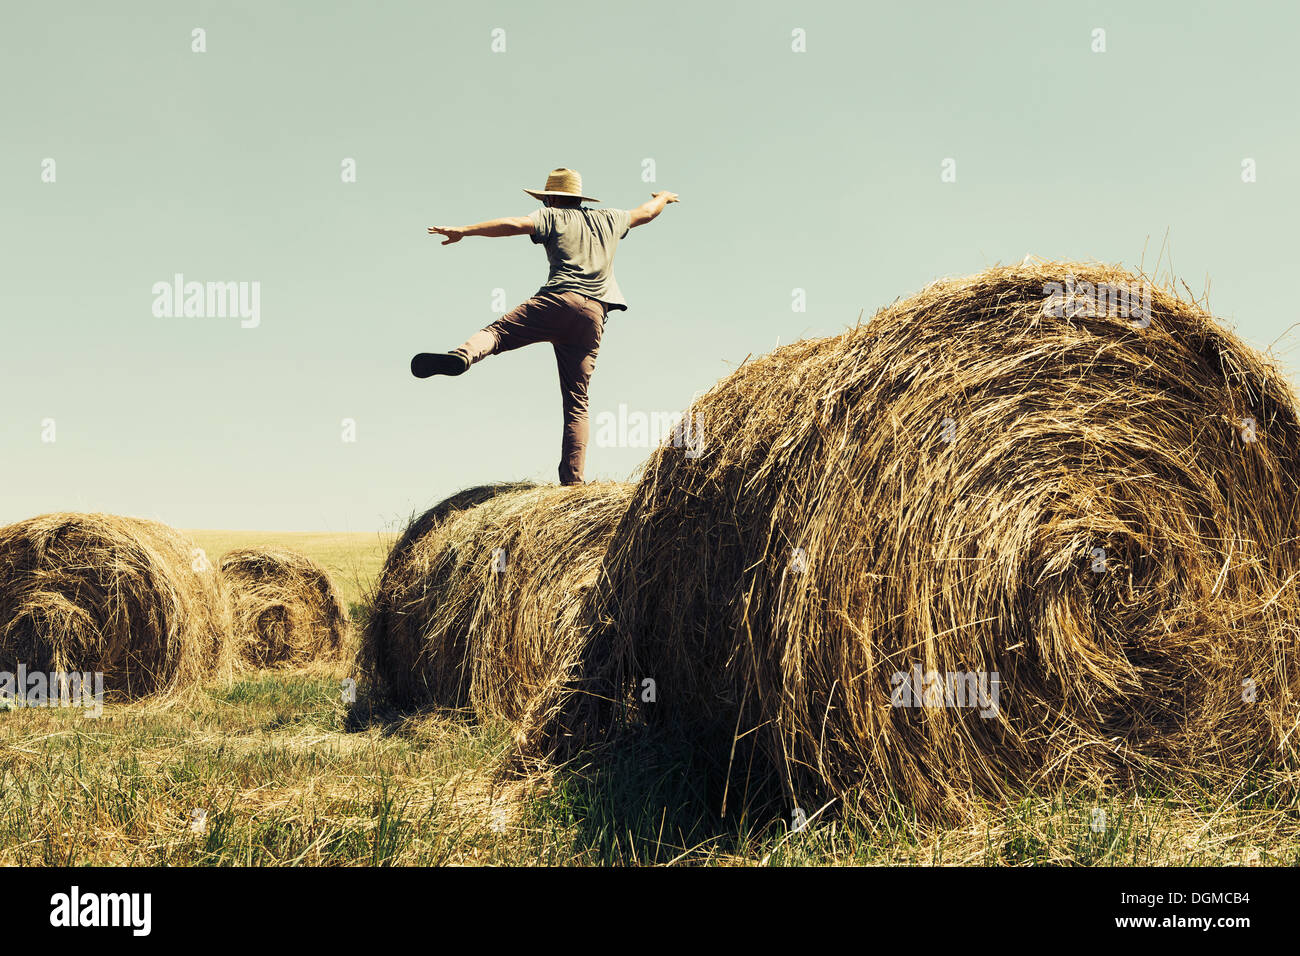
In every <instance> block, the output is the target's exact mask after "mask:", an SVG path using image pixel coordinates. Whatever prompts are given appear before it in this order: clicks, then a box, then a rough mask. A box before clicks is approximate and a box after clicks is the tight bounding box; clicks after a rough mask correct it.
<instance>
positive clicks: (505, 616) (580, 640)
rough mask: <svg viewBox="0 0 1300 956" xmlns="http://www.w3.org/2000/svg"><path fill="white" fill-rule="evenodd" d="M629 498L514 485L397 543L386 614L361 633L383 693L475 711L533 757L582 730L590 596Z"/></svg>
mask: <svg viewBox="0 0 1300 956" xmlns="http://www.w3.org/2000/svg"><path fill="white" fill-rule="evenodd" d="M630 494H631V487H630V486H628V485H625V484H618V483H602V484H589V485H580V486H576V487H567V488H566V487H559V486H545V487H539V488H532V489H527V490H522V491H518V490H516V491H508V492H505V493H500V494H497V495H496V496H494V497H491V498H487V499H486V500H482V501H481V503H479V504H477V505H475V506H474V507H471V508H468V509H466V510H459V511H454V512H452V513H450V514H449V515H447V516H445V517H444V518H443V520H441V521H440V522H436V523H433V524H432V526H431V527H429V528H428V529H427V530H426V532H425V533H424V534H423V535H420V536H418V537H414V538H413V540H412V541H411V542H410V544H409V546H408V547H407V548H406V549H405V550H404V551H399V550H398V549H394V555H393V557H391V558H390V560H389V564H388V565H387V566H386V567H385V571H384V575H383V578H382V583H381V587H380V590H381V595H380V598H381V599H382V600H379V601H376V603H377V604H379V603H382V604H383V605H384V606H385V607H386V609H387V611H386V614H385V615H384V616H383V617H382V618H381V617H379V616H376V617H375V618H373V619H372V621H371V626H370V627H368V628H367V630H366V635H365V638H364V643H365V645H366V646H367V648H368V650H367V652H366V656H367V659H368V660H370V661H372V662H375V664H376V666H374V667H373V668H372V671H371V673H372V677H373V679H374V681H375V686H376V689H377V691H378V693H379V695H380V696H381V698H383V699H386V700H388V701H389V702H391V703H393V704H395V705H397V706H401V707H411V706H422V705H434V706H441V707H464V706H469V707H472V708H473V710H474V712H475V713H476V714H477V715H478V716H479V717H480V718H481V719H484V720H502V721H506V722H508V723H509V724H511V725H512V727H513V728H514V730H515V733H516V738H517V742H518V744H519V745H520V747H521V748H522V749H523V750H525V751H527V752H532V753H536V754H544V753H545V752H547V751H549V750H550V749H551V748H552V746H553V745H554V743H555V741H556V740H557V739H559V738H561V737H565V736H567V735H571V734H574V733H581V732H582V730H581V728H578V727H574V726H573V725H572V723H571V722H570V721H569V720H568V719H567V718H566V716H565V715H566V713H567V712H568V711H569V710H570V709H571V707H572V706H573V701H572V696H573V694H574V693H575V692H578V691H579V690H580V689H581V685H582V683H583V679H584V675H583V674H582V673H581V672H580V664H581V660H582V656H583V652H584V649H585V647H586V641H587V638H588V636H589V631H590V629H589V627H588V623H587V621H586V619H585V618H584V617H583V613H584V611H585V610H587V609H588V607H589V604H588V602H587V601H586V595H587V592H588V590H589V589H590V588H591V586H592V585H593V583H594V582H595V579H596V576H597V575H598V573H599V571H600V567H601V563H602V561H603V559H604V555H605V546H606V543H607V542H608V540H609V536H610V534H611V533H612V532H613V530H614V527H615V525H616V524H617V523H618V520H619V518H620V517H621V516H622V514H623V511H624V509H625V507H626V505H627V501H628V497H629V495H630ZM440 507H441V506H440Z"/></svg>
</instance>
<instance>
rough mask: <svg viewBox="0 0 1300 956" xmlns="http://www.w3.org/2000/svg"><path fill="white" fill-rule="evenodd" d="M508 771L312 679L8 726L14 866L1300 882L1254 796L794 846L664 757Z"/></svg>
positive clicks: (1029, 811) (485, 739)
mask: <svg viewBox="0 0 1300 956" xmlns="http://www.w3.org/2000/svg"><path fill="white" fill-rule="evenodd" d="M363 690H364V688H363ZM363 706H364V696H363ZM508 752H509V745H508V739H507V736H506V735H505V733H504V732H502V731H501V730H499V729H495V728H490V727H488V728H485V727H479V726H476V725H474V724H472V723H470V722H468V721H467V720H465V719H463V718H460V717H457V716H420V717H413V718H408V719H405V720H402V721H389V722H385V721H380V720H367V719H365V718H364V716H362V717H361V718H360V719H358V716H357V715H356V714H350V713H349V709H348V707H347V706H346V705H345V704H344V702H343V700H342V694H341V691H340V684H339V681H338V679H337V678H336V677H335V676H334V675H325V674H319V673H308V672H295V673H273V672H261V673H258V674H254V675H250V676H246V677H244V678H242V679H240V680H237V681H236V682H234V683H231V684H227V685H214V686H210V687H207V688H205V689H203V690H201V691H194V692H192V693H190V694H189V695H188V696H186V697H183V698H181V699H179V700H176V701H172V702H170V703H168V704H161V703H158V702H140V703H134V704H108V705H106V706H105V709H104V713H103V716H101V717H99V718H98V719H88V718H84V717H82V716H81V715H80V712H77V711H71V710H44V709H35V708H31V709H21V708H20V709H17V710H11V711H6V712H4V713H0V864H20V865H41V864H63V865H82V864H100V865H122V864H126V865H130V864H172V865H212V866H226V865H252V866H292V865H346V866H355V865H361V866H388V865H436V864H451V863H455V864H549V865H569V864H584V865H665V864H703V865H755V864H761V865H777V866H784V865H827V864H830V865H838V864H886V865H918V864H921V865H927V864H965V865H1017V866H1023V865H1037V864H1073V865H1085V866H1118V865H1138V866H1142V865H1153V864H1171V865H1223V864H1243V863H1258V864H1265V865H1283V866H1294V865H1297V864H1300V815H1298V814H1297V809H1296V807H1295V806H1294V805H1293V804H1286V805H1275V804H1274V803H1273V802H1271V801H1270V799H1269V797H1268V793H1267V791H1259V790H1258V789H1256V790H1244V792H1243V794H1236V795H1233V796H1232V797H1231V798H1227V797H1226V796H1225V795H1221V794H1214V793H1201V792H1188V791H1187V790H1186V788H1185V789H1184V792H1182V793H1175V792H1170V791H1167V790H1165V789H1162V788H1152V789H1151V791H1150V792H1149V793H1148V794H1147V795H1145V796H1138V797H1134V796H1121V795H1117V794H1086V793H1074V794H1061V795H1057V796H1056V797H1054V798H1052V799H1026V800H1024V801H1021V802H1020V803H1018V804H1016V805H1012V806H1008V807H988V808H984V809H983V810H980V811H978V812H976V813H975V814H974V815H973V816H972V818H971V820H970V821H968V822H967V823H966V824H964V825H962V826H956V827H947V828H934V827H927V826H923V825H921V824H919V823H917V821H915V820H914V819H911V818H910V817H909V816H908V814H907V813H906V812H904V811H902V810H899V811H897V812H895V813H892V814H887V815H884V816H881V817H878V818H875V819H870V820H867V819H855V818H844V817H843V816H841V817H840V818H835V817H832V816H831V815H829V814H827V815H824V816H821V817H816V818H814V819H813V820H812V822H811V823H809V825H808V826H807V827H806V828H804V829H802V830H799V831H797V832H795V831H792V829H791V826H790V821H789V820H788V819H784V818H781V817H779V816H773V815H772V814H771V813H769V814H767V815H762V814H755V815H754V816H752V817H751V816H748V815H746V814H745V813H743V812H737V811H733V812H732V813H731V814H730V815H729V817H728V818H722V817H720V816H719V815H718V813H717V812H716V811H717V806H718V802H717V800H716V799H715V796H716V795H714V794H710V793H708V792H707V791H706V790H705V788H704V787H703V786H702V784H701V781H702V780H703V779H704V777H703V774H702V773H701V771H700V768H699V767H696V766H694V765H693V762H692V758H691V756H690V755H689V754H687V753H675V752H672V751H669V750H664V749H662V748H661V747H657V746H655V745H653V744H652V743H650V742H646V741H641V742H638V741H635V740H633V741H629V742H628V743H627V744H625V745H624V746H623V747H621V748H620V749H618V750H616V751H611V752H609V753H608V754H605V755H604V756H601V757H597V756H593V757H591V758H589V759H586V760H584V761H581V762H575V763H574V764H572V765H570V766H568V767H566V768H560V769H550V770H547V771H545V772H533V773H531V774H529V775H526V776H520V775H519V774H518V773H516V772H515V771H514V770H512V765H511V763H510V762H509V760H508V757H507V755H508ZM1097 809H1100V810H1103V811H1104V812H1105V817H1104V820H1103V819H1099V818H1098V817H1097V816H1096V815H1095V814H1094V812H1093V811H1094V810H1097ZM196 810H201V811H204V812H205V813H206V819H205V821H204V823H203V825H202V826H198V827H195V826H192V819H193V818H192V813H193V812H194V811H196Z"/></svg>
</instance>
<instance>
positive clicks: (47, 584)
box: [0, 513, 233, 698]
mask: <svg viewBox="0 0 1300 956" xmlns="http://www.w3.org/2000/svg"><path fill="white" fill-rule="evenodd" d="M229 615H230V611H229V607H228V604H227V598H226V594H225V591H224V588H223V586H222V582H221V580H220V577H219V575H218V574H217V573H216V571H215V569H213V567H212V566H211V564H209V563H208V562H207V561H206V559H205V558H204V557H203V554H202V552H201V551H199V550H198V549H196V548H194V547H193V545H192V543H191V542H189V541H188V540H186V539H185V538H183V537H181V536H180V535H179V534H177V533H176V532H175V531H173V530H172V529H171V528H168V527H167V526H166V525H162V524H159V523H157V522H154V521H146V520H143V519H140V518H122V517H117V516H115V515H105V514H67V513H59V514H48V515H42V516H40V517H37V518H31V519H29V520H27V521H21V522H18V523H17V524H12V525H9V526H8V527H5V528H0V670H7V671H10V672H14V671H16V670H17V668H18V665H19V664H20V663H21V664H23V665H25V666H26V668H27V670H28V671H29V672H31V671H47V672H71V671H77V672H87V671H89V672H94V671H102V672H103V674H104V687H105V690H106V691H107V692H109V693H110V694H111V695H112V696H114V697H119V698H121V697H140V696H143V695H146V694H158V693H167V692H170V691H172V690H175V689H177V688H180V687H183V686H188V685H191V684H194V683H195V682H197V681H199V680H202V679H206V678H210V677H211V676H212V675H213V674H214V673H218V672H224V673H227V674H228V673H229V670H230V666H231V663H232V656H233V655H232V653H231V648H230V645H229V641H228V635H229V627H230V618H229Z"/></svg>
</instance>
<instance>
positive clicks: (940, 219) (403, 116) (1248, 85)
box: [0, 0, 1300, 531]
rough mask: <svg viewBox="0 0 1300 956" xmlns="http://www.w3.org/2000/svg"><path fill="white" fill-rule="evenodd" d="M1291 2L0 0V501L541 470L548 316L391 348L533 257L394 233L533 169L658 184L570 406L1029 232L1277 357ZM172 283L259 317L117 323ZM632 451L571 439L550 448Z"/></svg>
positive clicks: (606, 474) (304, 514) (701, 362)
mask: <svg viewBox="0 0 1300 956" xmlns="http://www.w3.org/2000/svg"><path fill="white" fill-rule="evenodd" d="M115 6H119V7H120V6H122V5H115ZM1297 26H1300V14H1297V12H1296V10H1295V9H1290V10H1287V9H1284V8H1283V7H1282V6H1281V5H1277V4H1265V3H1231V4H1229V3H1186V2H1183V3H1173V2H1171V3H1154V2H1150V3H1120V2H1115V3H1072V4H1055V3H1052V4H1045V3H1042V2H1041V0H1040V2H1027V3H991V4H964V3H963V4H956V3H947V4H921V3H917V4H913V3H909V4H889V5H874V4H850V3H816V2H813V3H809V2H797V3H796V2H784V3H773V2H745V3H709V4H701V3H697V2H696V3H679V2H660V3H656V4H653V5H650V6H646V5H641V4H631V3H611V2H589V3H587V2H573V0H565V2H564V3H561V4H553V3H552V4H541V3H535V2H522V0H520V2H488V3H481V4H475V5H466V4H462V3H446V4H443V3H429V2H420V3H414V2H412V3H399V2H391V3H390V2H385V3H377V4H342V3H320V2H315V3H307V2H301V3H290V2H282V3H261V2H257V3H254V2H227V3H215V2H212V3H163V2H141V3H133V4H131V5H130V12H129V13H124V12H123V11H122V10H121V9H116V10H113V9H109V8H108V6H107V5H104V4H101V3H97V2H81V3H58V2H55V3H49V4H6V5H4V7H3V9H2V10H0V43H2V44H3V48H4V55H3V57H0V90H3V92H2V93H0V97H3V99H2V100H0V102H2V103H3V106H2V108H0V109H2V115H0V119H2V120H3V122H2V123H0V262H2V263H3V272H2V274H0V279H2V281H0V321H2V322H3V346H2V347H0V403H2V404H3V414H2V415H0V453H2V454H3V461H4V464H5V468H4V474H3V478H0V522H8V521H15V520H19V519H22V518H25V517H29V516H31V515H34V514H38V513H41V512H45V511H53V510H95V511H108V512H116V513H121V514H137V515H143V516H147V517H153V518H157V519H160V520H162V521H165V522H167V523H169V524H172V525H175V526H178V527H190V528H194V527H207V528H239V529H267V530H322V531H324V530H331V531H371V530H377V529H384V528H389V529H391V528H393V527H395V526H397V525H398V524H400V522H401V521H402V520H403V519H405V518H406V517H407V516H408V515H409V514H410V513H411V512H412V511H413V510H418V509H423V508H424V507H427V506H428V505H430V504H432V503H433V502H435V501H436V500H438V499H439V498H441V497H443V496H445V495H446V494H449V493H451V492H453V491H455V490H457V489H459V488H462V487H465V486H468V485H472V484H477V483H481V482H484V481H495V480H507V479H524V478H531V479H535V480H543V481H554V480H555V468H556V464H557V462H558V458H559V439H560V400H559V390H558V385H557V383H556V375H555V368H554V358H553V356H552V354H551V351H550V349H549V348H547V347H545V346H540V347H533V348H529V349H526V350H523V351H520V352H515V353H512V354H509V355H505V356H498V357H493V358H489V359H487V360H486V361H485V362H483V363H482V364H481V365H478V366H476V367H475V368H474V369H473V370H472V371H471V372H470V373H469V374H468V375H466V376H463V377H461V378H458V379H434V380H429V381H418V380H415V379H413V378H412V377H411V376H410V374H409V370H408V363H409V359H410V356H411V354H412V353H414V352H416V351H423V350H444V349H448V348H451V347H452V346H454V345H457V344H459V343H460V342H461V341H462V340H464V339H465V338H466V337H467V336H468V335H469V334H470V333H471V332H473V331H475V330H477V329H478V328H481V327H482V326H484V325H486V324H487V323H489V322H491V321H492V320H493V319H494V318H495V317H496V314H495V313H494V312H493V299H494V290H498V289H500V290H504V300H505V306H506V307H507V308H508V307H511V306H513V305H515V304H517V303H518V302H520V301H522V300H523V299H525V298H527V297H528V296H529V295H531V294H532V293H533V292H534V291H535V290H536V289H537V287H538V286H539V285H540V284H541V283H542V281H543V280H544V279H545V271H546V259H545V255H544V252H543V251H542V249H541V248H540V247H538V246H535V245H533V244H532V243H531V242H529V241H528V239H527V238H523V237H513V238H508V239H482V238H470V239H465V240H463V241H462V242H460V243H458V244H456V245H453V246H448V247H445V248H444V247H442V246H440V245H439V244H438V241H437V240H435V239H433V238H431V237H429V236H427V235H426V232H425V230H426V228H427V227H428V226H429V225H433V224H440V225H464V224H468V223H471V222H474V221H477V220H481V219H487V218H493V217H497V216H513V215H524V214H526V213H528V212H529V211H531V210H532V209H534V208H536V206H537V203H536V202H535V201H534V200H532V199H530V198H529V197H527V196H525V195H524V193H523V192H522V187H524V186H531V187H535V188H538V187H540V186H541V185H542V183H543V181H544V180H545V178H546V174H547V172H548V171H549V170H550V169H551V168H553V167H555V166H570V167H573V168H576V169H578V170H580V171H581V173H582V175H583V177H584V185H585V188H586V191H587V192H588V193H589V194H591V195H594V196H597V197H599V198H600V199H602V200H604V204H605V205H608V206H612V207H620V208H630V207H632V206H634V205H637V204H639V203H640V202H642V201H643V200H644V199H646V198H648V196H649V194H650V192H651V191H653V190H657V189H669V190H672V191H674V192H677V193H679V194H680V196H681V199H682V201H681V203H679V204H677V205H673V206H670V207H669V208H668V209H667V210H666V211H665V212H664V214H663V215H662V216H661V217H660V218H659V220H657V221H656V222H654V223H652V224H650V225H648V226H645V227H643V228H639V229H637V230H635V231H633V232H632V233H631V234H629V236H628V237H627V238H626V239H624V240H623V242H622V244H621V246H620V249H619V254H618V259H617V265H616V274H617V276H618V280H619V283H620V285H621V286H622V288H623V292H624V294H625V295H626V296H627V299H628V303H629V306H630V307H629V310H628V311H627V312H620V313H616V314H613V315H612V316H611V318H610V320H609V324H608V327H607V329H606V332H605V338H604V341H603V343H602V348H601V355H600V360H599V362H598V365H597V368H596V373H595V376H594V378H593V380H592V384H591V410H592V415H593V425H595V424H597V422H598V416H600V415H601V414H602V413H612V414H617V412H618V409H619V406H620V404H623V405H625V406H626V411H628V412H631V413H634V414H635V413H641V414H646V415H649V414H652V413H656V412H667V411H680V410H681V409H683V408H685V407H686V405H687V404H689V402H690V399H691V396H692V395H693V394H695V393H697V392H698V391H700V390H702V389H704V388H707V387H708V386H709V385H711V384H712V383H713V382H714V381H716V380H717V379H718V378H720V377H721V376H723V375H725V374H726V373H727V372H728V371H729V370H730V369H731V368H734V367H735V366H736V365H737V364H738V363H740V362H741V361H743V360H744V359H745V357H746V356H747V355H750V354H758V353H762V352H766V351H768V350H769V349H771V348H772V347H773V346H774V345H776V344H777V343H778V342H789V341H791V340H793V339H796V338H799V337H804V336H815V335H827V334H832V333H834V332H837V331H839V330H840V329H842V328H843V327H844V326H845V325H848V324H852V323H853V322H854V321H856V319H857V318H858V315H859V313H862V312H865V314H866V315H868V316H869V315H870V314H871V313H872V312H874V311H875V310H876V309H877V308H879V307H880V306H882V305H885V304H887V303H889V302H891V301H893V300H894V299H896V298H898V297H901V296H905V295H908V294H910V293H912V292H915V291H917V290H918V289H920V288H921V287H922V286H924V285H925V284H927V283H928V282H930V281H931V280H933V279H935V278H938V277H941V276H949V275H962V274H966V273H970V272H975V271H978V270H980V269H982V268H985V267H987V266H990V265H993V264H995V263H999V262H1003V263H1005V262H1014V261H1018V260H1020V259H1022V258H1023V257H1024V256H1025V255H1026V254H1029V253H1032V254H1034V255H1038V256H1042V257H1044V258H1070V259H1094V260H1102V261H1107V262H1120V263H1123V264H1124V265H1126V266H1130V267H1135V266H1137V265H1139V264H1140V263H1142V262H1143V261H1144V260H1145V265H1146V268H1147V270H1148V271H1151V272H1154V271H1157V270H1158V272H1159V274H1160V276H1161V277H1162V278H1163V277H1164V276H1165V275H1167V274H1168V273H1169V272H1170V269H1171V267H1172V271H1173V274H1175V275H1177V276H1178V277H1179V278H1181V279H1184V280H1186V282H1187V283H1188V285H1189V286H1190V287H1191V288H1192V289H1193V290H1194V291H1195V292H1196V293H1197V294H1198V295H1199V294H1200V293H1201V292H1202V291H1203V290H1204V289H1205V288H1206V284H1207V282H1209V284H1210V285H1209V288H1210V306H1211V308H1212V310H1213V311H1214V312H1215V314H1216V315H1219V316H1220V317H1222V318H1223V319H1224V320H1225V321H1226V322H1228V323H1229V324H1231V325H1233V326H1235V327H1236V328H1237V330H1238V332H1239V333H1240V334H1241V335H1242V336H1243V337H1244V338H1245V339H1246V340H1247V341H1248V342H1250V343H1252V344H1254V345H1256V346H1257V347H1260V348H1266V347H1268V346H1270V345H1271V344H1272V343H1274V342H1275V341H1277V340H1279V338H1280V339H1281V341H1280V342H1278V344H1277V346H1276V348H1275V351H1276V353H1277V354H1278V355H1279V357H1280V358H1282V359H1283V360H1284V361H1285V362H1286V363H1287V364H1288V366H1289V368H1290V369H1291V371H1292V373H1293V374H1294V373H1295V370H1296V368H1297V359H1298V358H1300V349H1297V347H1296V346H1297V342H1300V335H1298V334H1297V332H1296V330H1295V329H1293V328H1292V327H1293V326H1294V325H1295V323H1297V322H1300V308H1298V307H1297V305H1296V299H1294V298H1292V297H1291V294H1290V293H1291V289H1290V283H1291V281H1293V276H1294V275H1295V271H1296V270H1295V262H1296V258H1295V252H1296V249H1297V242H1296V239H1295V213H1296V210H1297V208H1300V202H1298V201H1300V186H1298V185H1297V177H1296V171H1297V170H1300V125H1298V124H1297V117H1298V115H1300V109H1298V106H1300V66H1297V62H1298V61H1297V58H1296V57H1295V55H1294V52H1293V49H1292V47H1293V43H1294V37H1295V35H1296V28H1297ZM195 28H202V29H203V30H204V31H205V32H206V37H205V39H206V52H203V53H196V52H193V51H192V48H191V47H192V42H193V34H192V31H193V30H194V29H195ZM1097 28H1101V29H1104V30H1105V43H1106V50H1105V52H1104V53H1095V52H1093V49H1092V48H1093V46H1094V32H1093V31H1094V30H1095V29H1097ZM494 30H503V31H504V40H505V50H504V52H494V51H493V42H494V33H493V31H494ZM795 30H802V31H804V32H805V35H806V52H795V51H794V50H792V42H793V41H792V31H795ZM495 36H496V38H497V40H498V45H499V40H500V36H501V35H500V34H496V35H495ZM948 158H952V159H955V161H956V171H957V177H956V181H955V182H944V181H942V179H941V170H942V164H943V162H944V160H945V159H948ZM47 159H53V160H54V161H55V181H54V182H45V181H43V179H42V175H43V170H44V169H45V168H46V167H45V166H43V163H44V161H45V160H47ZM347 159H352V160H355V163H356V181H355V182H344V181H343V179H342V176H341V171H342V164H343V163H344V161H345V160H347ZM1245 159H1251V160H1253V161H1254V163H1255V169H1256V176H1257V180H1256V181H1255V182H1250V183H1246V182H1243V181H1242V163H1243V160H1245ZM646 160H652V161H653V164H654V168H655V175H656V181H655V182H645V181H643V170H644V169H645V168H646V162H645V161H646ZM1166 237H1167V238H1166ZM1162 249H1163V253H1162ZM176 273H182V274H183V275H184V276H185V277H186V278H187V279H189V280H197V281H221V282H226V281H230V282H249V283H251V282H258V283H259V284H260V323H259V324H258V325H257V327H256V328H243V327H241V323H240V320H239V319H238V318H231V317H226V318H217V317H207V318H195V317H191V318H185V317H159V316H156V315H154V312H153V308H152V307H153V303H154V294H153V292H152V289H153V287H154V285H155V283H158V282H170V281H172V277H173V276H174V275H175V274H176ZM795 289H802V290H804V291H805V295H806V303H807V305H806V311H802V312H797V311H794V310H793V309H792V292H793V290H795ZM1288 330H1290V331H1288ZM51 419H52V420H53V422H54V429H55V431H54V436H55V440H54V441H53V442H50V441H44V440H42V439H43V436H45V437H48V435H46V432H47V431H48V428H47V427H46V426H43V423H44V422H47V421H48V420H51ZM345 419H348V420H351V421H353V422H354V423H355V438H356V440H355V441H344V440H343V437H344V429H345V426H344V425H343V422H344V420H345ZM593 437H594V429H593ZM649 453H650V449H649V448H646V447H616V448H606V447H599V446H598V445H596V444H593V446H592V447H591V448H590V449H589V453H588V464H587V477H588V478H600V479H604V478H619V479H621V478H627V477H629V476H631V475H632V474H633V472H634V471H635V469H636V468H637V466H638V465H639V464H640V463H641V462H642V461H643V460H644V459H645V458H646V457H647V456H648V455H649Z"/></svg>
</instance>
